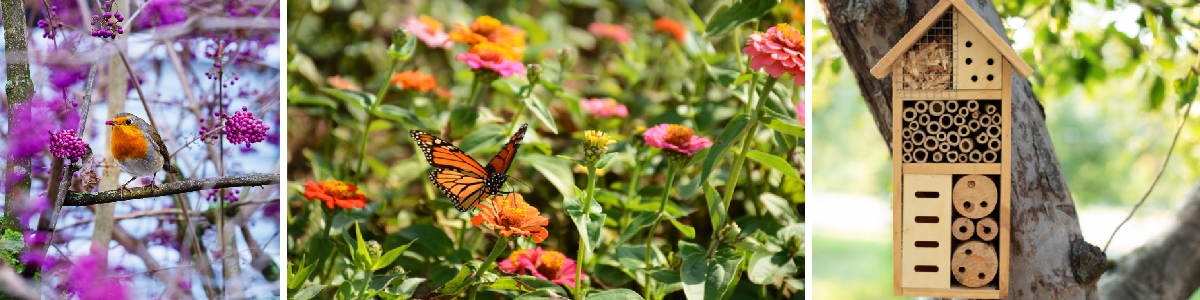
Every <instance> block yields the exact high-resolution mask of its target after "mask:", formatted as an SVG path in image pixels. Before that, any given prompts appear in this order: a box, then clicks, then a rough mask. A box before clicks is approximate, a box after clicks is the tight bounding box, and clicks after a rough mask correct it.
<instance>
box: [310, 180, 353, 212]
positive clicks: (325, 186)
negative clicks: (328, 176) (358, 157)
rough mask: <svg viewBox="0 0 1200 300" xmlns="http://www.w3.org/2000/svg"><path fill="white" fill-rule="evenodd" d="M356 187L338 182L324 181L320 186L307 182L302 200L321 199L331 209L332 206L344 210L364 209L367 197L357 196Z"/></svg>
mask: <svg viewBox="0 0 1200 300" xmlns="http://www.w3.org/2000/svg"><path fill="white" fill-rule="evenodd" d="M356 192H358V187H357V186H354V185H353V184H349V183H345V182H342V181H338V180H326V181H322V182H321V183H320V184H317V183H316V182H312V181H309V182H308V183H305V184H304V198H308V200H313V199H321V201H325V205H326V206H329V208H330V209H333V207H334V205H337V206H338V207H341V208H345V209H352V208H364V207H366V206H367V196H365V195H363V194H358V193H356Z"/></svg>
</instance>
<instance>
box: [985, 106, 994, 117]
mask: <svg viewBox="0 0 1200 300" xmlns="http://www.w3.org/2000/svg"><path fill="white" fill-rule="evenodd" d="M983 112H984V113H986V114H989V115H994V114H996V106H995V105H991V104H988V105H984V106H983Z"/></svg>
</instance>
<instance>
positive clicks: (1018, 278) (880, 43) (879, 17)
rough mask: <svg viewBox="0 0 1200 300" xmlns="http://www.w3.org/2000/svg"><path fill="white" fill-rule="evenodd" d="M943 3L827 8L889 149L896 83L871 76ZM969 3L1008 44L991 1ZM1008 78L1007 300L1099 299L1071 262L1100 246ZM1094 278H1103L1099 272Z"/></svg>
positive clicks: (1041, 127)
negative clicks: (1087, 235) (1083, 228)
mask: <svg viewBox="0 0 1200 300" xmlns="http://www.w3.org/2000/svg"><path fill="white" fill-rule="evenodd" d="M937 2H938V1H937V0H912V1H907V0H853V1H839V0H822V1H821V3H822V8H823V10H824V12H825V15H826V20H827V22H828V25H829V29H830V31H831V32H832V34H833V39H834V40H835V41H836V42H837V44H838V47H840V48H841V50H842V52H843V54H844V55H845V58H846V61H847V62H848V63H849V65H850V67H851V69H852V70H853V72H854V77H855V80H856V81H857V82H858V86H859V89H860V92H861V94H862V96H863V101H864V102H865V103H866V105H867V108H868V109H869V110H870V112H871V115H872V117H873V118H874V120H875V124H876V126H877V127H878V129H879V132H880V134H881V135H882V136H883V139H884V141H885V142H887V143H888V145H889V148H890V147H891V139H892V137H891V134H890V133H891V128H892V125H893V124H892V122H891V119H892V118H891V112H892V111H891V96H892V84H891V78H890V77H886V78H883V79H876V78H875V77H873V76H871V73H870V69H871V67H873V66H874V65H875V63H876V62H878V61H879V59H880V58H882V57H883V56H884V54H886V53H887V52H888V50H890V49H891V48H892V46H893V45H895V44H896V43H897V42H898V41H899V40H900V39H901V38H902V37H903V36H904V34H905V33H907V32H908V30H910V29H912V28H913V26H914V25H916V23H917V22H918V21H920V19H921V17H923V16H924V15H925V13H926V12H928V11H929V10H930V9H931V8H932V7H933V6H934V5H936V4H937ZM967 2H968V4H969V5H970V6H971V8H972V9H974V10H975V12H976V13H978V14H979V15H980V16H981V17H983V19H984V20H986V21H987V23H988V25H989V26H990V27H992V30H994V31H996V32H998V33H1000V35H1001V36H1004V37H1007V34H1005V32H1004V30H1003V28H1002V27H1001V23H1000V17H999V14H998V13H997V12H996V8H995V6H993V4H992V2H991V1H983V2H981V1H967ZM1009 76H1013V81H1012V82H1013V87H1012V101H1013V103H1012V109H1013V113H1012V124H1013V128H1012V134H1013V141H1012V147H1013V151H1012V158H1013V159H1012V183H1011V184H1012V187H1013V188H1012V199H1013V200H1012V202H1013V203H1011V205H1012V206H1011V207H1012V236H1011V240H1010V243H1011V246H1012V247H1011V252H1010V253H1009V254H1010V255H1011V256H1010V257H1011V260H1010V263H1011V268H1010V274H1009V293H1008V295H1009V297H1010V298H1013V299H1094V298H1096V297H1097V294H1096V286H1095V284H1094V283H1079V282H1077V280H1076V279H1075V277H1076V276H1075V275H1074V274H1075V273H1077V271H1078V270H1077V268H1075V267H1072V266H1073V265H1074V263H1073V262H1072V260H1073V259H1072V258H1073V256H1071V255H1070V253H1072V252H1071V249H1072V245H1073V244H1076V247H1080V246H1079V244H1082V245H1083V246H1085V247H1083V248H1084V249H1087V248H1092V249H1094V246H1091V245H1088V244H1086V243H1082V240H1083V237H1082V235H1081V234H1080V229H1079V220H1078V216H1077V215H1076V213H1075V203H1074V201H1073V200H1072V199H1071V194H1070V191H1069V190H1068V189H1067V185H1066V181H1065V180H1064V178H1063V173H1062V167H1061V166H1060V165H1059V162H1058V158H1057V157H1056V156H1055V152H1054V145H1053V144H1052V143H1051V141H1050V134H1049V132H1048V131H1047V130H1046V123H1045V115H1044V114H1043V111H1042V106H1041V104H1040V103H1039V102H1038V100H1037V98H1036V96H1034V94H1033V91H1032V89H1031V88H1030V85H1029V81H1028V80H1025V79H1023V78H1019V77H1018V76H1016V74H1015V73H1014V74H1010V75H1009ZM888 153H889V154H890V153H892V152H891V151H888ZM893 159H899V158H893ZM1077 252H1081V253H1084V254H1085V255H1083V256H1082V258H1078V259H1076V260H1079V259H1082V260H1085V261H1096V260H1097V259H1098V260H1099V261H1104V259H1103V255H1102V254H1100V253H1099V251H1098V250H1097V251H1077ZM1096 255H1099V257H1096ZM1101 266H1102V265H1101ZM1089 271H1093V272H1092V274H1096V273H1095V272H1094V271H1096V270H1089ZM1099 272H1103V270H1102V269H1100V270H1099ZM1093 281H1094V280H1093Z"/></svg>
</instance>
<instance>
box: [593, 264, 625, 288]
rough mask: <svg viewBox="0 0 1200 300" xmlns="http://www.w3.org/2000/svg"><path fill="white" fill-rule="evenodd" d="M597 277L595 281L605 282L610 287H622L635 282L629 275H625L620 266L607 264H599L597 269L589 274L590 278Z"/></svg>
mask: <svg viewBox="0 0 1200 300" xmlns="http://www.w3.org/2000/svg"><path fill="white" fill-rule="evenodd" d="M591 276H595V279H597V280H600V282H604V283H605V284H608V285H609V286H622V285H625V284H626V283H629V282H630V281H632V280H633V277H630V276H629V273H625V271H624V270H621V268H620V267H618V266H611V265H606V264H597V265H596V269H595V270H594V271H592V272H591V273H589V274H588V277H591Z"/></svg>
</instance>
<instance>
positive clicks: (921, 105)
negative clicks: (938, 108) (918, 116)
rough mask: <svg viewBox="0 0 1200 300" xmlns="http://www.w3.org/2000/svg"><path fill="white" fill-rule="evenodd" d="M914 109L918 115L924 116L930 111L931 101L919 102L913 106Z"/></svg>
mask: <svg viewBox="0 0 1200 300" xmlns="http://www.w3.org/2000/svg"><path fill="white" fill-rule="evenodd" d="M913 108H915V109H916V110H917V112H918V113H922V114H923V113H925V112H927V111H929V101H917V103H915V104H913Z"/></svg>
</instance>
